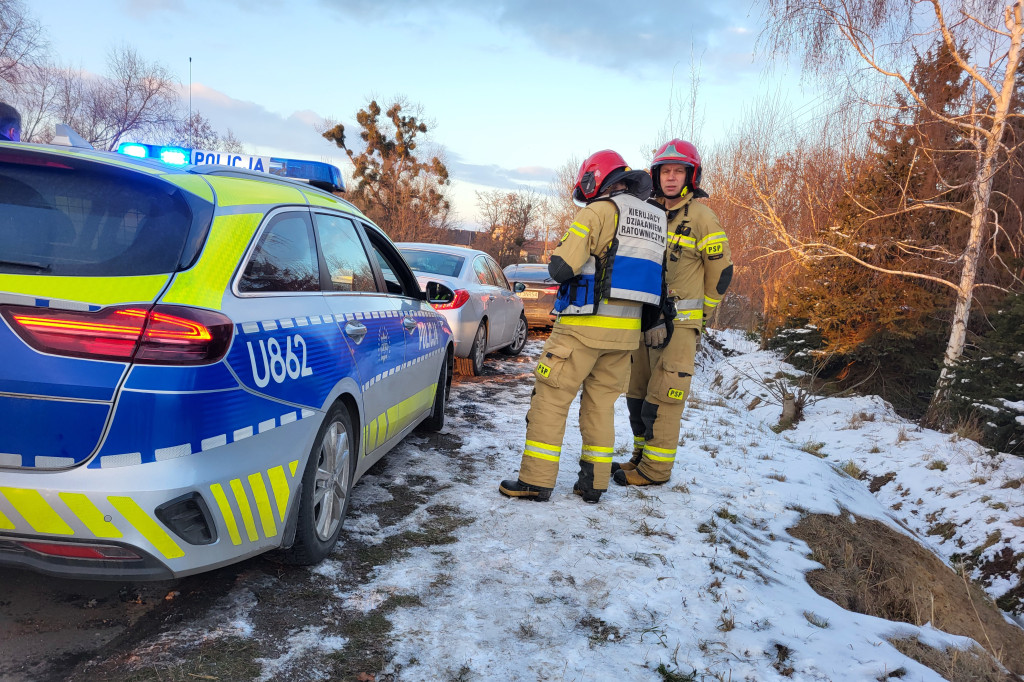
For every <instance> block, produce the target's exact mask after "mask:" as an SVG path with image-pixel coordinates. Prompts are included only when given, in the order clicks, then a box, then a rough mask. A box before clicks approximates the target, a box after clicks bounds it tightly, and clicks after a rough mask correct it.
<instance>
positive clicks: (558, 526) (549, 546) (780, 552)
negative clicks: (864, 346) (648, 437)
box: [315, 333, 1024, 680]
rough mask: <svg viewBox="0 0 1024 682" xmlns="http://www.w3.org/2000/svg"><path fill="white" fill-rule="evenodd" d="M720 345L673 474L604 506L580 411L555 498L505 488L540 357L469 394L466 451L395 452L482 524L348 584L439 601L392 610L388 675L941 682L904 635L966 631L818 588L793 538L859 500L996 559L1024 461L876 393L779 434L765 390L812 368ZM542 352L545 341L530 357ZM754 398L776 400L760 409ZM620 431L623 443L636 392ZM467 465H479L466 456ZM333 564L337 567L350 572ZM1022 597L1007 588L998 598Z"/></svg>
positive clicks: (612, 495)
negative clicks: (593, 484)
mask: <svg viewBox="0 0 1024 682" xmlns="http://www.w3.org/2000/svg"><path fill="white" fill-rule="evenodd" d="M719 338H721V339H723V340H724V341H725V343H726V344H727V346H730V347H731V348H733V349H734V350H736V351H738V354H737V355H733V356H731V357H722V356H720V355H719V356H715V355H706V356H704V357H705V361H704V363H703V364H704V366H703V367H701V368H700V369H699V370H698V374H697V376H696V378H695V381H694V385H693V395H692V397H691V400H690V404H689V406H688V408H687V410H686V411H685V413H684V416H683V425H682V430H681V440H682V443H683V446H682V447H681V448H680V454H679V458H678V460H677V462H676V468H675V470H674V472H673V475H672V480H671V482H670V483H669V484H668V485H665V486H662V487H658V488H646V489H641V490H637V489H626V488H621V487H618V486H615V485H614V484H613V485H612V489H611V490H610V491H609V492H608V493H607V494H605V496H604V497H603V498H602V500H601V503H600V504H599V505H587V504H584V503H583V502H582V500H581V499H580V498H579V497H577V496H574V495H573V494H572V492H571V487H572V482H573V480H574V479H575V476H576V470H577V458H576V457H575V453H578V452H579V448H580V445H581V442H580V436H579V431H578V424H577V421H576V412H577V407H578V402H577V407H574V408H573V409H572V411H571V417H570V420H571V421H570V425H569V428H568V430H567V433H566V438H565V442H564V445H563V455H564V456H563V460H562V464H561V468H560V474H559V481H558V485H557V488H556V491H555V494H554V495H553V497H552V501H551V502H550V503H546V504H545V503H535V502H529V501H524V500H513V499H508V498H504V497H502V496H500V495H499V494H498V491H497V485H498V482H499V481H500V480H501V479H502V478H505V477H509V476H512V475H513V474H514V473H515V471H516V470H517V468H518V465H519V460H520V453H521V447H522V441H523V436H524V432H525V424H524V421H523V416H524V414H525V412H526V409H527V406H528V404H529V393H530V387H531V384H532V382H531V380H530V378H529V376H528V373H529V371H530V369H531V368H532V364H530V363H525V362H519V363H514V362H511V361H504V363H503V365H502V369H503V371H505V372H507V373H513V374H514V373H519V374H521V375H524V379H525V380H524V381H521V382H509V381H508V380H507V379H508V377H507V376H506V377H502V378H503V379H504V381H502V382H501V383H499V384H497V385H491V384H488V383H486V382H484V383H480V382H474V383H462V384H459V385H456V386H455V388H454V389H453V393H452V410H451V412H450V414H451V415H452V416H451V417H450V419H449V423H448V425H447V426H446V432H448V433H451V434H457V435H458V437H460V438H461V439H462V445H461V449H460V453H459V457H458V458H457V459H452V458H449V457H442V456H439V453H438V452H436V451H434V450H432V449H431V448H430V447H429V445H427V442H426V441H416V440H415V439H414V440H413V441H412V442H410V443H409V444H406V445H404V446H402V447H401V448H400V450H401V453H400V454H399V452H397V451H396V453H394V454H393V455H391V457H399V458H402V461H401V462H399V461H397V460H396V461H395V462H394V465H395V466H402V467H407V468H408V469H409V470H410V471H418V472H421V473H426V474H429V475H431V476H433V477H435V478H436V479H438V481H443V482H444V485H443V486H442V489H441V490H440V491H439V492H437V493H436V494H435V495H434V496H433V497H432V499H431V504H434V505H436V504H444V505H451V506H453V507H457V508H459V509H461V510H462V511H463V513H465V514H467V515H468V516H470V517H471V518H473V519H474V521H473V523H472V524H471V525H468V526H466V527H464V528H462V529H460V530H459V531H457V537H458V542H457V543H455V544H451V545H445V546H443V547H424V548H419V549H415V550H413V551H412V553H411V554H410V555H409V556H408V557H407V558H405V559H403V560H400V561H398V562H395V563H391V564H388V565H385V566H381V567H379V568H378V569H377V571H376V572H375V574H374V576H373V579H372V580H371V581H370V582H369V583H367V584H364V585H363V586H361V587H359V588H358V589H356V591H355V592H353V593H349V594H344V595H341V598H342V599H343V600H344V602H345V605H346V606H347V607H349V608H352V607H356V608H360V609H367V610H368V609H372V608H374V607H375V606H376V605H378V604H380V603H382V602H383V601H384V600H385V599H387V598H388V597H389V596H392V595H408V596H416V597H418V598H419V601H420V603H421V604H422V605H418V606H410V607H405V608H400V609H398V610H396V611H394V612H393V613H391V614H390V615H389V619H390V620H391V622H392V623H393V624H394V631H393V633H392V637H393V639H392V642H391V646H392V651H393V653H394V654H395V656H394V658H393V661H392V663H391V665H390V667H389V668H388V669H386V670H384V671H382V672H384V673H392V674H395V676H396V677H397V679H403V680H405V679H408V680H421V679H422V680H427V679H509V680H627V679H628V680H644V679H649V680H659V679H662V675H661V674H659V673H658V672H656V668H657V667H658V666H659V665H664V666H665V668H664V669H665V670H668V671H677V672H679V673H680V674H684V673H689V672H690V671H691V670H695V671H696V672H697V673H698V674H700V675H702V679H708V677H704V676H709V675H710V676H712V677H710V679H714V678H715V676H717V677H719V678H720V679H723V680H725V679H731V680H742V679H756V680H772V679H820V680H861V679H864V680H873V679H877V678H879V677H880V676H884V675H885V674H886V673H888V672H892V671H894V670H897V669H899V668H903V669H904V670H905V671H906V672H905V675H904V676H903V679H921V680H933V679H941V678H939V677H938V675H936V674H935V673H934V672H932V671H931V670H929V669H927V668H925V667H923V666H921V665H919V664H917V663H915V662H914V661H912V660H910V659H908V658H906V657H905V656H903V655H901V654H900V653H898V652H897V651H896V650H895V649H894V648H893V647H892V646H891V645H889V644H888V643H887V641H886V640H887V639H889V638H893V637H902V636H910V635H916V636H919V637H920V638H921V640H922V641H923V642H925V643H929V644H932V645H935V646H941V647H943V648H945V647H946V646H948V645H951V644H952V645H959V646H963V645H964V644H965V640H963V639H962V638H958V637H953V636H951V635H947V634H944V633H941V632H938V631H936V630H934V629H931V628H929V627H924V628H918V627H915V626H912V625H907V624H902V623H893V622H890V621H885V620H881V619H878V618H873V617H869V616H863V615H858V614H855V613H851V612H848V611H844V610H842V609H841V608H839V607H838V606H836V605H835V604H834V603H832V602H831V601H829V600H827V599H825V598H823V597H820V596H818V595H817V594H816V593H815V592H814V591H813V590H812V589H811V588H810V587H809V586H808V585H807V583H806V581H805V578H804V573H805V572H807V571H809V570H812V569H814V568H816V567H818V565H817V564H816V563H815V562H813V561H811V560H810V559H809V558H808V554H809V552H808V548H807V546H806V544H805V543H803V542H802V541H800V540H796V539H794V538H793V537H792V536H790V535H789V534H788V533H787V531H786V529H787V528H789V527H791V526H793V525H794V524H795V523H796V522H797V521H798V519H799V518H800V514H801V512H812V513H813V512H824V513H829V514H836V513H839V512H840V509H846V510H849V511H850V512H852V513H853V514H856V515H859V516H862V517H867V518H872V519H878V520H880V521H882V522H884V523H886V524H888V525H889V526H891V527H893V528H897V529H899V528H900V526H899V524H898V523H896V521H895V520H894V518H893V517H895V518H897V519H899V520H900V521H902V522H903V523H904V524H905V525H906V526H907V527H909V528H910V529H912V530H914V531H916V532H917V533H918V536H919V537H920V538H924V539H925V542H926V543H927V542H929V541H930V542H931V545H930V546H932V547H933V548H934V549H935V551H937V552H938V553H939V554H940V556H942V557H944V558H946V559H948V558H949V557H950V556H951V555H953V554H954V553H956V552H963V551H964V549H962V548H960V547H959V546H958V540H960V541H962V542H963V545H964V547H967V548H973V547H976V546H979V545H981V544H984V543H985V542H986V539H988V540H991V539H992V538H993V537H995V536H994V535H993V533H995V532H996V531H998V532H999V536H998V541H997V542H994V543H993V544H992V545H991V547H989V548H988V549H987V550H986V551H997V550H999V549H1000V548H1003V547H1005V546H1009V547H1011V548H1012V549H1013V550H1014V551H1018V552H1019V551H1020V550H1021V549H1022V548H1024V528H1022V527H1021V525H1020V524H1019V523H1018V525H1014V524H1013V523H1012V522H1013V521H1014V520H1019V517H1020V515H1021V512H1020V510H1021V509H1022V507H1021V501H1022V496H1024V491H1022V490H1021V489H1020V488H1019V487H1018V488H1013V487H1004V484H1005V483H1006V482H1008V481H1009V482H1012V481H1014V480H1018V481H1019V480H1020V479H1022V477H1024V460H1022V459H1019V458H1013V457H996V458H992V457H990V456H988V455H987V454H985V452H984V450H983V449H982V448H980V447H978V446H977V445H976V444H974V443H973V442H971V441H964V440H957V439H956V437H955V436H952V437H951V436H949V435H944V434H939V433H935V432H929V431H919V430H917V429H916V427H915V426H914V425H913V424H911V423H907V422H905V421H904V420H902V419H900V418H899V417H898V416H896V415H895V414H894V413H893V412H892V410H891V409H890V408H888V407H887V406H886V405H885V403H884V402H883V401H881V400H879V399H877V398H863V397H855V398H835V399H823V400H820V401H818V402H815V403H814V404H812V405H810V406H808V408H807V410H806V418H805V420H804V421H803V422H801V423H800V424H799V425H798V426H797V427H796V428H795V429H793V430H789V431H783V432H782V433H780V434H776V433H774V432H773V431H772V430H771V429H770V426H772V425H774V424H775V423H776V422H777V420H778V415H779V408H778V406H773V405H770V404H767V403H766V402H764V398H765V397H767V396H768V392H767V391H766V390H764V389H763V388H762V387H761V386H759V385H758V383H757V381H755V380H754V379H756V378H757V377H763V378H769V377H773V376H775V375H776V373H777V372H779V371H785V372H789V373H793V374H797V373H798V372H796V371H795V370H794V369H793V368H792V367H790V366H788V365H785V364H783V363H781V362H780V361H779V360H778V358H777V357H776V356H775V355H774V354H772V353H769V352H762V351H758V350H757V349H756V347H755V346H754V345H753V344H750V343H748V342H746V341H744V340H743V338H742V336H740V335H738V334H732V333H720V336H719ZM539 348H540V344H539V342H532V343H531V344H530V345H529V346H528V348H527V351H526V352H527V354H530V353H533V354H536V353H537V352H538V351H539ZM755 397H761V398H762V402H761V404H760V405H758V406H755V407H753V408H751V407H750V406H751V403H752V402H755V401H754V398H755ZM616 430H617V434H618V436H617V446H618V447H617V449H618V451H619V452H620V453H623V455H625V453H627V452H628V448H629V447H630V444H631V434H630V431H629V426H628V423H627V418H626V409H625V402H624V400H620V402H619V404H618V408H617V414H616ZM815 453H816V454H815ZM822 455H824V456H822ZM459 460H462V461H464V462H465V465H464V466H463V467H460V466H459V465H457V464H453V463H455V462H458V461H459ZM847 461H852V462H854V463H856V464H857V465H858V466H859V467H860V468H861V469H864V470H867V471H870V472H871V473H872V474H876V475H881V474H885V473H888V472H895V477H894V478H893V479H892V480H891V481H889V482H887V483H886V484H885V485H884V486H883V487H882V488H881V489H880V491H879V492H878V495H877V497H876V496H875V495H873V494H872V493H871V492H869V490H868V486H867V483H866V482H865V481H859V480H855V479H854V478H851V477H850V476H848V475H846V474H845V473H843V472H842V471H840V469H839V467H840V466H841V465H842V464H844V463H845V462H847ZM940 462H941V465H940V464H938V463H940ZM460 468H461V469H464V470H462V471H460ZM360 494H362V495H371V496H375V497H377V496H379V495H386V494H387V493H386V491H384V490H383V489H381V488H379V487H378V488H376V489H375V488H374V485H373V482H372V480H369V481H366V482H365V489H364V490H363V491H362V492H359V491H358V490H357V498H356V499H357V503H358V499H359V495H360ZM798 510H800V511H798ZM420 513H421V514H422V510H421V512H420ZM415 517H416V514H414V515H413V516H411V517H410V518H409V519H408V521H407V523H410V524H415V523H416V518H415ZM421 520H422V519H421ZM944 521H951V522H952V523H953V524H955V526H953V527H947V528H948V530H949V532H948V533H947V536H948V537H949V538H950V539H949V540H947V541H943V540H942V536H940V535H934V534H933V535H931V536H929V535H927V533H928V532H929V531H930V530H931V531H933V532H934V527H935V526H936V525H937V524H938V523H941V522H944ZM348 524H349V525H348V526H347V528H349V532H350V533H353V532H354V533H355V535H354V536H355V537H358V538H359V539H360V540H361V541H364V542H367V541H369V542H380V541H383V539H384V537H385V536H386V535H387V534H389V533H395V532H400V531H401V530H403V529H404V528H405V526H404V525H400V526H397V527H388V528H386V529H385V530H381V529H380V527H379V524H377V523H376V520H375V518H373V517H371V516H367V515H363V516H360V515H359V510H358V504H357V508H356V510H355V514H354V516H353V517H351V518H350V520H349V522H348ZM901 532H906V531H905V530H901ZM936 543H938V544H936ZM339 551H342V552H343V551H344V548H341V549H339ZM315 570H316V571H317V572H318V573H320V574H321V575H323V576H325V577H329V576H330V575H331V574H332V571H333V570H334V567H332V562H331V561H328V562H326V563H325V564H324V565H322V566H321V567H320V568H318V569H315ZM439 585H440V586H441V587H440V588H439V587H438V586H439ZM1008 587H1009V584H1003V583H1001V582H1000V581H999V580H996V581H995V582H993V583H992V584H991V585H990V593H991V594H992V595H993V596H999V595H1001V594H1002V593H1003V592H1005V591H1006V589H1008ZM776 645H781V646H782V647H785V648H787V649H788V650H789V651H791V656H790V658H789V660H788V664H789V665H791V666H792V667H793V669H794V671H795V672H794V674H793V676H792V677H787V678H784V677H783V676H782V675H781V674H780V672H779V671H777V670H776V669H775V668H774V667H773V666H772V663H773V662H775V661H776V660H777V656H776V655H777V651H778V650H779V649H778V648H777V647H776Z"/></svg>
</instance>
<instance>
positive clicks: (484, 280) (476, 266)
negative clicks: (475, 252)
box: [473, 256, 494, 285]
mask: <svg viewBox="0 0 1024 682" xmlns="http://www.w3.org/2000/svg"><path fill="white" fill-rule="evenodd" d="M473 272H475V273H476V278H477V280H479V282H480V284H492V285H493V284H494V282H493V281H491V280H492V279H493V276H492V275H491V272H490V270H488V268H487V261H486V260H484V257H483V256H477V257H476V260H474V261H473Z"/></svg>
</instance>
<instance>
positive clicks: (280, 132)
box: [182, 83, 354, 159]
mask: <svg viewBox="0 0 1024 682" xmlns="http://www.w3.org/2000/svg"><path fill="white" fill-rule="evenodd" d="M182 98H183V100H187V98H188V91H187V90H185V91H184V92H183V95H182ZM192 109H193V110H194V111H199V112H201V113H202V114H203V116H205V117H206V118H208V119H209V120H210V123H211V124H212V125H213V127H214V129H215V130H217V131H218V132H219V133H220V134H224V133H226V132H227V130H228V128H230V129H231V132H233V133H234V134H235V137H237V138H239V139H240V140H241V141H242V143H243V144H245V146H246V147H250V148H253V147H254V148H256V150H258V151H260V152H261V153H266V152H265V150H266V149H273V150H276V151H275V153H281V152H287V153H290V154H300V155H302V156H304V157H307V158H313V159H319V158H321V157H324V156H334V157H338V158H341V157H343V156H344V152H342V151H341V150H340V149H338V148H337V147H335V146H334V145H333V144H331V143H330V142H328V141H327V140H325V139H324V138H323V137H321V136H320V134H319V133H318V132H317V131H316V126H317V125H319V124H322V123H323V122H324V118H323V117H322V116H320V115H319V114H317V113H316V112H314V111H309V110H308V109H307V110H302V111H296V112H293V113H291V114H289V115H287V116H285V115H282V114H278V113H275V112H273V111H270V110H269V109H267V108H266V107H264V106H262V105H260V104H257V103H255V102H248V101H245V100H240V99H235V98H234V97H231V96H230V95H227V94H225V93H223V92H221V91H219V90H215V89H213V88H210V87H207V86H205V85H203V84H202V83H193V85H192ZM353 125H354V124H353ZM345 128H346V130H347V129H349V128H350V125H349V124H348V123H347V122H346V123H345Z"/></svg>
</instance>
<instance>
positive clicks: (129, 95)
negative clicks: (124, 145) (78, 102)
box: [96, 46, 178, 149]
mask: <svg viewBox="0 0 1024 682" xmlns="http://www.w3.org/2000/svg"><path fill="white" fill-rule="evenodd" d="M108 68H109V69H110V75H109V77H108V78H107V79H105V81H104V83H103V86H102V87H101V88H100V95H101V102H102V104H103V105H104V108H105V109H106V115H105V116H104V117H103V127H102V130H101V131H100V135H99V137H98V138H97V140H96V141H97V142H99V143H100V144H103V145H105V146H106V148H107V149H117V145H118V144H120V142H121V140H122V139H123V138H124V137H125V136H126V135H129V134H134V135H139V136H146V135H148V134H152V133H157V132H159V131H160V130H162V129H165V128H166V127H167V126H169V125H172V124H173V123H174V120H175V110H176V109H177V106H178V91H177V89H176V87H175V86H176V83H175V81H174V79H173V78H172V76H171V73H170V71H168V70H167V68H166V67H164V66H163V65H162V64H159V63H157V62H147V61H146V60H144V59H142V58H141V57H140V56H139V53H138V52H137V51H136V50H135V48H132V47H128V46H122V47H120V48H118V49H116V50H114V51H112V52H111V53H110V56H109V59H108Z"/></svg>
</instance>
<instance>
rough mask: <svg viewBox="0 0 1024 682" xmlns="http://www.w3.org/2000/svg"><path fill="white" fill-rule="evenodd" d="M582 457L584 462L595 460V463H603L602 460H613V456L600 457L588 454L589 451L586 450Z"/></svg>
mask: <svg viewBox="0 0 1024 682" xmlns="http://www.w3.org/2000/svg"><path fill="white" fill-rule="evenodd" d="M580 459H582V460H583V461H584V462H593V463H594V464H601V463H602V462H610V461H612V459H613V458H612V457H598V456H597V455H588V454H587V453H585V452H584V453H583V454H582V455H581V456H580Z"/></svg>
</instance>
